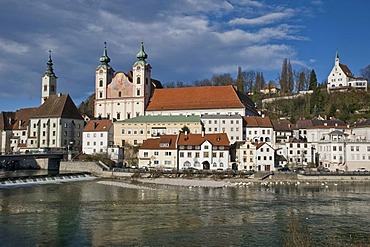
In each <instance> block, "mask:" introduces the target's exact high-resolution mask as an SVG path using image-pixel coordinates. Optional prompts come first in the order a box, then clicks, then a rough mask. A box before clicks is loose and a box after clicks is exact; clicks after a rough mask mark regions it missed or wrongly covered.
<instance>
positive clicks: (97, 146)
mask: <svg viewBox="0 0 370 247" xmlns="http://www.w3.org/2000/svg"><path fill="white" fill-rule="evenodd" d="M82 140H83V145H82V152H83V153H85V154H96V153H106V154H108V153H110V152H109V151H108V148H109V147H112V146H113V123H112V121H111V120H90V121H89V122H88V123H87V125H86V126H85V128H84V130H83V137H82Z"/></svg>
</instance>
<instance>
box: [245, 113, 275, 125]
mask: <svg viewBox="0 0 370 247" xmlns="http://www.w3.org/2000/svg"><path fill="white" fill-rule="evenodd" d="M243 119H244V121H245V122H246V126H247V127H249V128H252V127H259V128H272V123H271V120H270V118H269V117H260V116H244V117H243Z"/></svg>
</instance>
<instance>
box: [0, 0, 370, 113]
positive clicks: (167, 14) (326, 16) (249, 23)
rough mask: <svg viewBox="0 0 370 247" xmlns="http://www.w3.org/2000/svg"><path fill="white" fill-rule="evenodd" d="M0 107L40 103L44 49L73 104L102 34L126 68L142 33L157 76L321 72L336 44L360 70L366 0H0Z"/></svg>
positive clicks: (366, 34) (86, 86)
mask: <svg viewBox="0 0 370 247" xmlns="http://www.w3.org/2000/svg"><path fill="white" fill-rule="evenodd" d="M0 4H1V6H2V7H1V8H0V111H15V110H17V109H20V108H27V107H36V106H38V105H39V104H40V97H41V75H42V74H43V73H44V72H45V68H46V62H47V59H48V50H52V59H53V63H54V72H55V73H56V75H57V77H58V92H60V93H68V94H70V95H71V96H72V99H73V100H74V102H75V104H76V105H78V104H80V103H81V101H83V100H85V99H86V98H87V97H88V96H89V95H90V94H91V93H92V92H93V91H94V75H95V68H96V67H97V66H98V65H99V57H100V56H101V55H102V52H103V47H104V44H103V43H104V41H106V42H107V43H108V44H107V48H108V55H109V57H110V58H111V63H110V64H111V66H112V67H113V68H114V69H115V70H116V71H124V72H128V71H129V70H131V66H132V65H133V63H134V62H135V61H136V54H137V52H138V51H139V48H140V42H141V40H142V39H143V40H144V43H145V51H146V52H147V53H148V55H149V57H148V59H147V61H148V62H149V63H150V64H151V65H152V77H153V78H155V79H158V80H160V81H161V82H162V83H166V82H170V81H183V82H185V83H191V82H192V81H194V80H201V79H204V78H211V77H212V75H213V74H223V73H231V74H232V75H233V76H234V77H236V72H237V67H238V66H241V67H242V69H243V70H258V71H262V72H263V73H264V76H265V79H266V80H276V79H277V78H278V75H279V73H280V71H281V65H282V61H283V59H284V58H288V59H290V61H291V63H292V66H293V69H295V70H300V69H302V68H308V69H312V68H313V69H315V71H316V74H317V78H318V81H319V82H321V81H323V80H325V79H326V77H327V75H328V73H329V72H330V70H331V68H332V66H333V63H334V56H335V52H336V51H338V52H339V56H340V61H341V63H343V64H346V65H347V66H348V67H349V68H350V69H351V70H352V72H353V73H354V74H355V75H356V76H359V75H360V74H359V73H360V72H359V70H360V69H362V68H365V67H366V66H367V65H368V64H370V45H369V40H370V31H369V23H370V15H369V14H368V11H369V9H370V1H367V0H351V1H346V0H325V1H324V0H295V1H275V0H274V1H273V0H270V1H267V0H266V1H257V0H256V1H254V0H228V1H223V0H199V1H197V0H182V1H178V0H136V1H125V0H122V1H105V0H90V1H87V0H64V1H48V0H32V1H31V0H30V1H28V0H23V1H9V0H8V1H6V0H0Z"/></svg>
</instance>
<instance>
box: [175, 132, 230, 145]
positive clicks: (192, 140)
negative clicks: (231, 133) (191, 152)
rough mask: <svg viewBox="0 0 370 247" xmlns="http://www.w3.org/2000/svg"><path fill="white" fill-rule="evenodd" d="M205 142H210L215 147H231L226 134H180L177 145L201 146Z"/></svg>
mask: <svg viewBox="0 0 370 247" xmlns="http://www.w3.org/2000/svg"><path fill="white" fill-rule="evenodd" d="M205 141H209V142H210V143H211V144H212V145H213V146H229V145H230V141H229V138H228V137H227V134H226V133H216V134H204V136H202V134H185V133H180V135H179V139H178V141H177V144H178V145H182V146H188V145H189V146H199V145H201V144H202V143H203V142H205Z"/></svg>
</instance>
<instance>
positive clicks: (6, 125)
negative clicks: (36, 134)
mask: <svg viewBox="0 0 370 247" xmlns="http://www.w3.org/2000/svg"><path fill="white" fill-rule="evenodd" d="M36 109H37V108H22V109H19V110H17V111H16V112H1V113H0V130H26V129H27V125H28V120H29V119H30V118H31V117H32V115H33V114H34V113H35V111H36Z"/></svg>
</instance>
